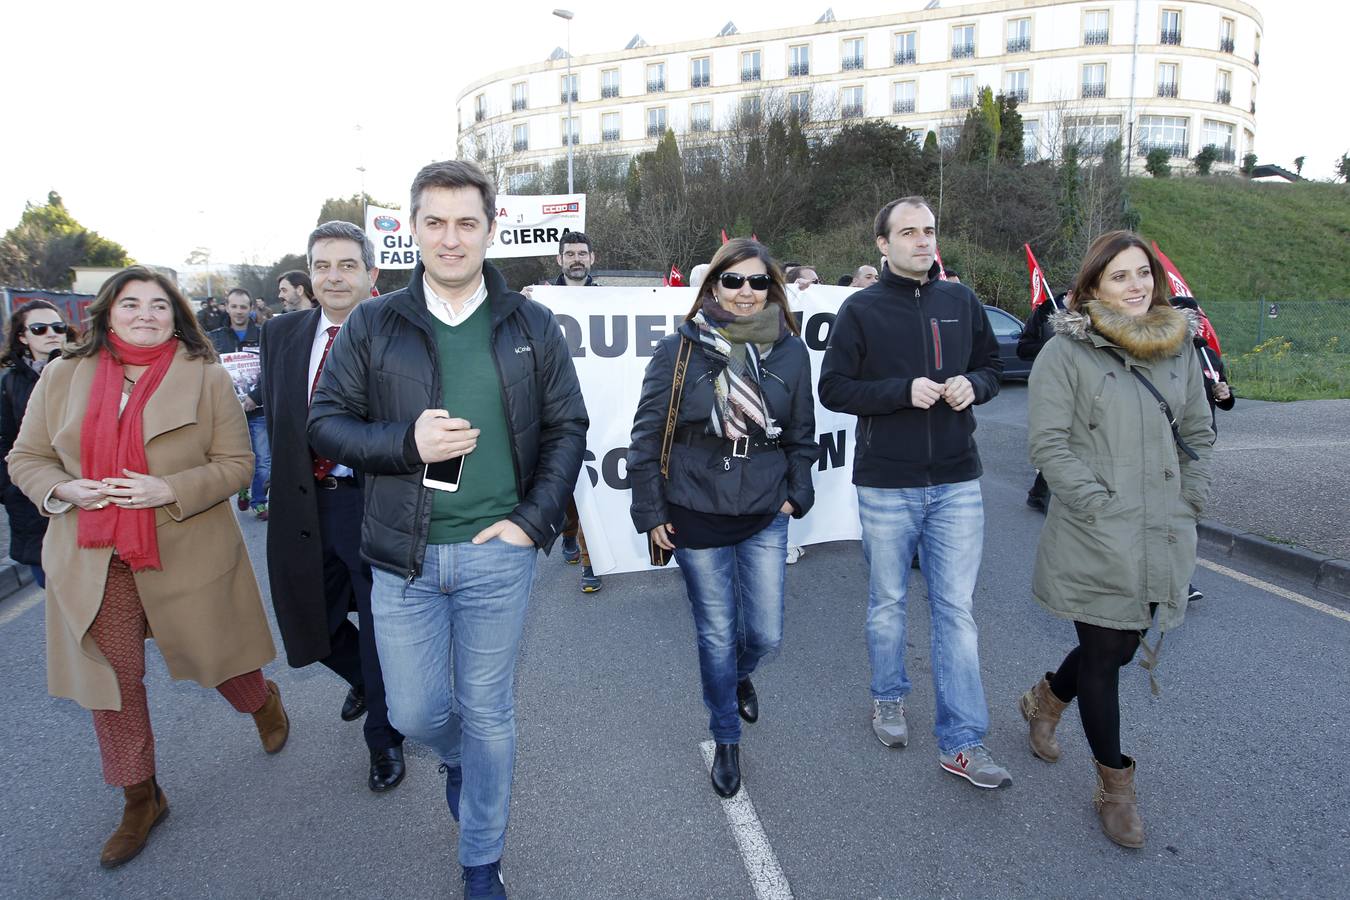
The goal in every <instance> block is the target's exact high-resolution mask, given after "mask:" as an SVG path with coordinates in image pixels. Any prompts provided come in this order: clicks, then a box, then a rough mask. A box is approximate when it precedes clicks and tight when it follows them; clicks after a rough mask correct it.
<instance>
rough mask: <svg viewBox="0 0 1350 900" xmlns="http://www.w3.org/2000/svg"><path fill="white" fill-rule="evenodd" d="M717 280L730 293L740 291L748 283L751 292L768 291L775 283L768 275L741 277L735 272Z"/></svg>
mask: <svg viewBox="0 0 1350 900" xmlns="http://www.w3.org/2000/svg"><path fill="white" fill-rule="evenodd" d="M717 280H718V281H720V282H721V283H722V287H724V288H726V289H727V290H729V291H739V290H740V289H741V286H742V285H744V284H745V283H746V282H747V281H748V282H750V290H752V291H767V290H768V289H769V285H770V284H772V283H773V279H771V278H769V276H768V275H739V274H737V273H735V272H723V273H722V274H721V275H719V276H718V278H717Z"/></svg>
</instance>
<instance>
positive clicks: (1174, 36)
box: [1158, 31, 1181, 47]
mask: <svg viewBox="0 0 1350 900" xmlns="http://www.w3.org/2000/svg"><path fill="white" fill-rule="evenodd" d="M1158 43H1160V44H1168V45H1170V46H1173V47H1180V46H1181V32H1180V31H1162V32H1160V33H1159V34H1158Z"/></svg>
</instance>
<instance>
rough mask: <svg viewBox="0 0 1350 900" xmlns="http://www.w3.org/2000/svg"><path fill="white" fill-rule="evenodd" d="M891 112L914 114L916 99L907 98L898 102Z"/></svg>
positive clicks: (892, 105)
mask: <svg viewBox="0 0 1350 900" xmlns="http://www.w3.org/2000/svg"><path fill="white" fill-rule="evenodd" d="M891 112H894V113H912V112H914V98H913V97H906V98H902V99H900V100H896V101H895V102H894V103H892V104H891Z"/></svg>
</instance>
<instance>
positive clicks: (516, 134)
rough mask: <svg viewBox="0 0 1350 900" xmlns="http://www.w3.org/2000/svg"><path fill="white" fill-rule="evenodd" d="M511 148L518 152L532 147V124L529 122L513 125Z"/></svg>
mask: <svg viewBox="0 0 1350 900" xmlns="http://www.w3.org/2000/svg"><path fill="white" fill-rule="evenodd" d="M511 149H512V150H514V151H516V152H517V153H519V152H521V151H522V150H528V149H530V126H529V123H528V122H527V123H524V124H522V125H514V126H512V127H511Z"/></svg>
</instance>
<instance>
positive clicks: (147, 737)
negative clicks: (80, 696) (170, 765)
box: [89, 555, 267, 787]
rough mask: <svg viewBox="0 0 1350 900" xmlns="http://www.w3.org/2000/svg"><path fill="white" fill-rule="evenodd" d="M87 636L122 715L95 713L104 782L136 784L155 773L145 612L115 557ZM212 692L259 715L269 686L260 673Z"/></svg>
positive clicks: (238, 677)
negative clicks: (111, 681)
mask: <svg viewBox="0 0 1350 900" xmlns="http://www.w3.org/2000/svg"><path fill="white" fill-rule="evenodd" d="M89 633H90V635H91V636H92V637H93V638H94V643H95V644H97V645H98V649H99V650H100V651H101V652H102V653H103V655H104V657H106V658H107V660H108V663H109V665H111V666H112V668H113V672H114V673H116V675H117V687H118V688H119V689H120V690H121V692H122V708H121V709H120V710H113V709H96V710H94V711H93V713H94V733H95V734H97V735H98V749H99V754H100V755H101V756H102V757H103V780H104V781H106V782H108V784H111V785H113V786H114V787H127V786H129V785H133V784H139V783H140V782H142V781H145V780H146V779H148V778H150V777H151V776H152V775H154V774H155V735H154V733H153V732H152V731H151V730H150V706H149V704H148V703H147V702H146V697H145V637H146V619H145V608H144V607H142V606H141V595H140V594H139V593H137V591H136V579H135V577H134V576H133V575H132V574H131V568H130V567H129V566H127V564H126V563H125V562H123V561H122V559H121V558H120V557H118V556H116V555H114V556H113V558H112V562H111V563H109V564H108V581H107V584H106V585H105V586H104V588H103V604H102V605H101V606H100V607H99V610H98V615H97V616H96V617H95V618H94V624H93V625H92V626H90V629H89ZM216 690H218V691H220V693H221V695H222V696H223V697H224V698H225V699H226V700H228V701H230V705H231V706H233V707H234V708H235V709H237V710H239V712H243V713H253V712H257V711H258V710H259V709H262V706H263V704H264V703H266V702H267V684H266V682H264V681H263V677H262V672H261V671H260V670H258V669H254V670H253V671H252V672H248V673H246V674H244V675H236V676H235V677H234V678H231V679H230V680H229V681H226V682H224V683H223V684H221V685H219V686H218V687H217V688H216Z"/></svg>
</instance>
